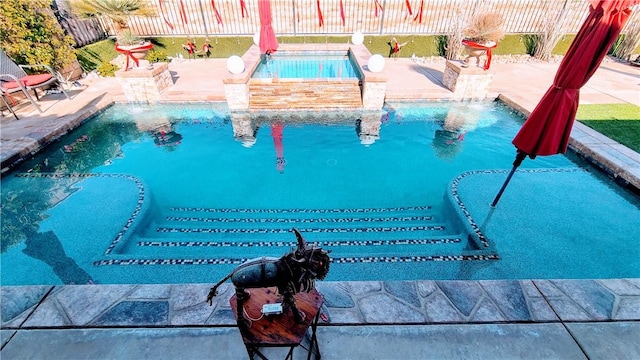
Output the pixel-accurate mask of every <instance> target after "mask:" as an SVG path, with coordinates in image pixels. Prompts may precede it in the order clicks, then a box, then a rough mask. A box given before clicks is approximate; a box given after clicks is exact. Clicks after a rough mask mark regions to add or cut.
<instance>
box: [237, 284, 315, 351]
mask: <svg viewBox="0 0 640 360" xmlns="http://www.w3.org/2000/svg"><path fill="white" fill-rule="evenodd" d="M247 291H248V292H249V293H250V294H251V296H250V297H249V299H248V300H246V301H245V302H244V313H245V318H247V317H248V318H250V320H249V322H250V325H248V326H244V325H242V324H240V321H239V319H238V318H237V311H236V310H237V304H236V295H233V296H232V297H231V299H230V300H229V302H230V304H231V309H232V310H233V313H234V314H235V315H234V316H235V317H236V321H238V327H239V329H240V334H241V335H242V341H243V342H244V345H245V346H246V348H247V353H248V354H249V358H250V359H254V356H255V355H257V356H258V357H259V358H261V359H263V360H268V359H267V357H266V356H265V355H264V354H263V353H262V352H261V351H260V348H266V347H288V348H289V351H288V353H287V356H286V357H285V359H287V360H291V359H293V349H294V348H295V347H296V346H300V347H301V348H303V349H304V350H306V351H307V360H309V359H311V354H314V355H315V359H320V357H321V355H320V348H319V346H318V339H317V337H316V328H317V326H318V319H319V317H320V307H321V306H322V302H323V297H322V294H320V293H319V292H318V291H317V290H316V289H313V290H311V291H310V292H308V293H306V292H301V293H298V294H296V295H295V296H294V297H295V299H296V306H297V307H298V310H299V311H300V313H301V315H302V317H303V320H302V323H296V322H295V320H294V319H293V313H292V311H291V309H289V308H288V307H286V306H285V308H284V311H283V313H282V314H277V315H263V314H262V306H263V305H264V304H273V303H280V302H282V296H280V295H278V294H277V292H276V288H275V287H271V288H257V289H247ZM240 320H241V319H240ZM305 339H308V340H309V344H308V347H305V346H304V345H302V342H303V340H305Z"/></svg>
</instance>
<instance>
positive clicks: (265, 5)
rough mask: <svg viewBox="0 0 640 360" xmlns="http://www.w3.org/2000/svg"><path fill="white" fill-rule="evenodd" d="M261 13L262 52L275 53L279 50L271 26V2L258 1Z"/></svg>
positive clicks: (267, 0)
mask: <svg viewBox="0 0 640 360" xmlns="http://www.w3.org/2000/svg"><path fill="white" fill-rule="evenodd" d="M258 11H259V12H260V52H261V53H267V52H274V51H276V50H278V39H276V33H275V32H274V31H273V26H272V24H271V22H272V18H271V0H258Z"/></svg>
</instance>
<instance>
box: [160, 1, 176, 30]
mask: <svg viewBox="0 0 640 360" xmlns="http://www.w3.org/2000/svg"><path fill="white" fill-rule="evenodd" d="M158 7H160V16H161V17H162V19H163V20H164V23H165V24H167V26H168V27H169V29H171V30H173V24H171V23H170V22H169V20H167V18H166V17H165V16H164V9H163V8H162V0H158Z"/></svg>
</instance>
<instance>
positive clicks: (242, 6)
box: [240, 0, 249, 18]
mask: <svg viewBox="0 0 640 360" xmlns="http://www.w3.org/2000/svg"><path fill="white" fill-rule="evenodd" d="M240 11H241V12H242V17H243V18H244V17H245V16H247V15H249V11H247V4H245V3H244V0H240Z"/></svg>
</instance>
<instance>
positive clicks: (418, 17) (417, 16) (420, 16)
mask: <svg viewBox="0 0 640 360" xmlns="http://www.w3.org/2000/svg"><path fill="white" fill-rule="evenodd" d="M423 9H424V0H421V1H420V11H418V13H417V14H416V17H414V18H413V21H416V20H419V21H418V22H419V23H420V24H422V10H423Z"/></svg>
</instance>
